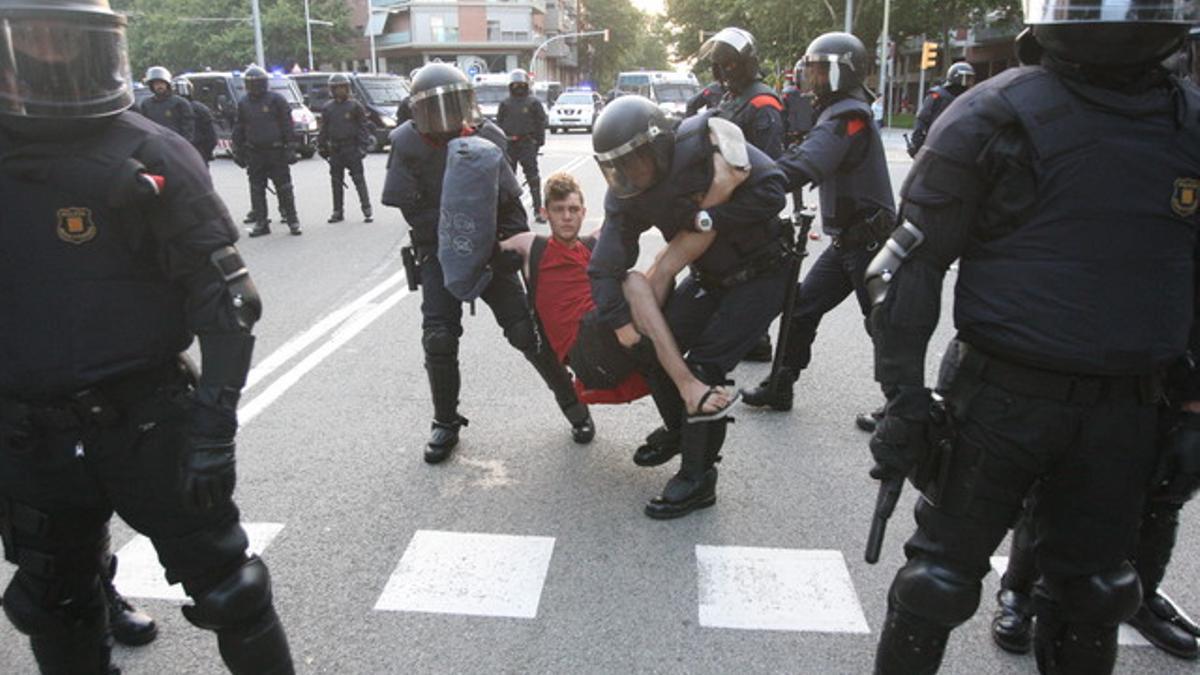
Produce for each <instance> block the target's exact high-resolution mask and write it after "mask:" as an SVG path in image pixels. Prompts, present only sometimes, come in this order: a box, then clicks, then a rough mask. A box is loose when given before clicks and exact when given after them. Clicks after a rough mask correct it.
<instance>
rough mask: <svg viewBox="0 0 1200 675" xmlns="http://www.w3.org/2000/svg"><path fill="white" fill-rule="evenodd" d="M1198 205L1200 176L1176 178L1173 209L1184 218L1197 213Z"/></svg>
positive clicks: (1172, 198) (1199, 199) (1172, 199)
mask: <svg viewBox="0 0 1200 675" xmlns="http://www.w3.org/2000/svg"><path fill="white" fill-rule="evenodd" d="M1197 205H1200V178H1176V179H1175V193H1174V194H1172V195H1171V210H1173V211H1174V212H1175V213H1176V214H1178V215H1179V216H1180V217H1182V218H1188V217H1190V216H1193V215H1195V214H1196V207H1197Z"/></svg>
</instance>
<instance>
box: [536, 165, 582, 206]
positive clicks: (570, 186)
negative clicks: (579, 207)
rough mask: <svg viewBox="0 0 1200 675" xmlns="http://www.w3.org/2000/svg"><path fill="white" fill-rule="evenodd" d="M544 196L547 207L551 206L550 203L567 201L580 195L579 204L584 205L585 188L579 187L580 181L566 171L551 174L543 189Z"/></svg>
mask: <svg viewBox="0 0 1200 675" xmlns="http://www.w3.org/2000/svg"><path fill="white" fill-rule="evenodd" d="M542 194H543V195H544V196H545V203H546V206H549V205H550V202H558V201H562V200H564V199H567V198H568V197H570V196H571V195H572V194H577V195H579V203H580V204H583V188H581V187H579V181H578V180H576V179H575V177H574V176H572V175H571V174H569V173H567V172H565V171H559V172H558V173H555V174H551V176H550V177H549V178H547V179H546V184H545V185H544V186H543V187H542Z"/></svg>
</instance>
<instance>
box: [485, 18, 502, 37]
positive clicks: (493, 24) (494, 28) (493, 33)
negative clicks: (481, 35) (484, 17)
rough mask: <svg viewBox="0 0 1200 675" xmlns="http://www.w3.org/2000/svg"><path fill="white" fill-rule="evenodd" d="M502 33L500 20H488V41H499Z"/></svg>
mask: <svg viewBox="0 0 1200 675" xmlns="http://www.w3.org/2000/svg"><path fill="white" fill-rule="evenodd" d="M500 33H501V31H500V22H499V21H488V22H487V39H488V42H499V41H500V39H501V38H500Z"/></svg>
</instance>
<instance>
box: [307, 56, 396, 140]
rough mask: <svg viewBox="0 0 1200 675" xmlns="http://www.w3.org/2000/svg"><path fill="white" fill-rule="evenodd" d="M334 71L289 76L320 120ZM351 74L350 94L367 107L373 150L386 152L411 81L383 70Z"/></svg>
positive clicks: (327, 100) (328, 96) (327, 98)
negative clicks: (377, 72) (400, 106)
mask: <svg viewBox="0 0 1200 675" xmlns="http://www.w3.org/2000/svg"><path fill="white" fill-rule="evenodd" d="M332 74H333V73H317V72H313V73H304V74H301V75H290V76H289V77H291V78H292V80H293V81H295V82H296V84H297V86H299V87H300V94H301V95H302V96H303V97H304V103H305V104H306V105H307V106H308V107H309V108H311V109H312V111H313V113H314V114H315V115H316V116H317V119H318V120H320V117H321V111H322V110H324V109H325V105H326V104H328V103H329V101H330V98H331V97H330V95H329V76H330V75H332ZM346 75H348V76H349V77H350V95H351V96H353V97H354V98H355V100H357V101H358V102H359V103H361V104H362V106H363V108H366V111H367V118H368V119H369V120H370V124H371V142H372V145H371V147H370V148H368V150H369V151H370V152H383V150H384V149H385V148H386V147H387V143H388V135H389V134H391V133H392V130H393V129H395V128H396V107H397V106H399V105H400V102H401V101H403V100H404V99H406V98H408V93H409V90H408V82H407V81H406V80H405V79H404V78H403V77H400V76H399V75H391V74H384V73H380V74H378V75H371V74H367V73H346Z"/></svg>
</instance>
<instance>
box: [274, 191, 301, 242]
mask: <svg viewBox="0 0 1200 675" xmlns="http://www.w3.org/2000/svg"><path fill="white" fill-rule="evenodd" d="M276 189H277V191H278V192H279V212H280V216H279V217H280V219H281V220H283V222H285V223H287V226H288V231H289V232H290V233H291V234H293V235H299V234H303V232H302V231H301V230H300V218H299V217H298V216H297V215H296V191H295V188H294V187H292V184H291V183H285V184H283V185H280V186H278V187H277V188H276Z"/></svg>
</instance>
